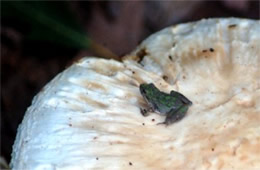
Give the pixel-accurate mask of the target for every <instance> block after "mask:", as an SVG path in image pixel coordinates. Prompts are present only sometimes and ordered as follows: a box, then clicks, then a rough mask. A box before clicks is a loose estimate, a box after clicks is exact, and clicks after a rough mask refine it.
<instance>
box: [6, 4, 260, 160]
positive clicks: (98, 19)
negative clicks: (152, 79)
mask: <svg viewBox="0 0 260 170" xmlns="http://www.w3.org/2000/svg"><path fill="white" fill-rule="evenodd" d="M47 3H48V5H54V6H55V5H56V6H57V5H58V6H59V5H60V4H61V3H63V2H47ZM59 3H60V4H59ZM66 5H67V6H68V9H69V10H70V11H71V13H72V14H73V16H74V18H73V19H74V21H76V22H77V23H78V24H79V25H80V27H81V28H82V30H83V32H84V33H85V34H86V35H87V37H88V38H89V39H91V40H94V41H95V42H96V43H98V44H99V45H102V46H104V47H106V48H107V49H110V50H111V51H112V52H113V53H114V54H116V55H117V56H119V57H120V56H123V55H124V54H127V53H129V52H131V50H133V49H134V48H135V47H136V46H137V45H138V43H140V42H141V41H142V40H143V39H145V38H146V37H147V36H149V35H150V34H152V33H154V32H156V31H158V30H160V29H162V28H164V27H167V26H170V25H173V24H178V23H183V22H189V21H195V20H199V19H202V18H209V17H240V18H251V19H259V1H246V0H244V1H227V0H223V1H183V2H181V1H175V2H172V1H164V2H159V1H158V2H157V1H149V2H142V1H133V2H127V1H126V2H113V1H112V2H100V1H70V2H66ZM6 9H7V5H6V4H5V3H3V2H1V11H2V10H6ZM56 10H57V11H58V13H63V11H62V10H63V9H56ZM12 12H13V11H12ZM32 28H33V27H32V23H30V22H28V21H27V22H24V21H23V20H21V18H19V17H16V16H11V17H10V16H6V15H3V14H2V12H1V157H2V158H4V159H5V160H6V161H7V163H9V161H10V158H11V157H10V156H11V155H10V154H11V151H12V145H13V142H14V139H15V135H16V130H17V127H18V125H19V124H20V123H21V121H22V119H23V116H24V113H25V111H26V108H27V107H28V106H30V104H31V101H32V98H33V96H35V95H36V94H37V92H39V91H40V89H41V88H42V87H43V86H44V85H45V84H46V83H47V82H49V81H50V80H51V79H52V78H53V77H54V76H55V75H56V74H57V73H59V72H61V71H62V70H64V69H65V68H66V67H68V66H69V65H70V64H71V63H73V62H74V61H75V60H78V59H80V58H82V57H84V56H87V55H95V56H100V57H104V56H102V55H101V54H99V53H98V50H96V49H91V48H82V47H80V46H75V47H73V46H72V45H71V46H66V45H64V44H62V43H57V42H51V41H46V40H41V39H37V40H31V39H28V38H27V35H28V34H30V32H31V31H32V30H33V29H32Z"/></svg>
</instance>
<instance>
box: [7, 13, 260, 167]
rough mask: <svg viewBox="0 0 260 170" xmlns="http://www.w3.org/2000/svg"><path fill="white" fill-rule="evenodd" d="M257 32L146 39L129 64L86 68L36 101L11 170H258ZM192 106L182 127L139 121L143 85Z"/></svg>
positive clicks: (208, 23)
mask: <svg viewBox="0 0 260 170" xmlns="http://www.w3.org/2000/svg"><path fill="white" fill-rule="evenodd" d="M259 28H260V22H259V21H254V20H247V19H235V18H229V19H208V20H201V21H198V22H192V23H187V24H180V25H176V26H173V27H168V28H165V29H164V30H162V31H160V32H158V33H156V34H154V35H152V36H150V37H149V38H148V39H146V40H145V41H144V42H143V43H142V44H141V45H140V46H139V47H138V48H137V49H136V50H135V51H134V52H133V53H131V54H129V55H128V56H125V57H124V60H123V62H117V61H114V60H105V59H97V58H84V59H82V60H80V61H78V62H77V63H75V64H73V65H72V66H71V67H69V68H68V69H66V70H65V71H64V72H62V73H61V74H59V75H58V76H56V77H55V78H54V79H53V80H52V81H51V82H50V83H48V84H47V85H46V86H45V87H44V89H43V90H42V91H41V92H40V93H39V94H38V95H37V96H36V97H35V98H34V100H33V102H32V105H31V106H30V107H29V108H28V110H27V112H26V114H25V117H24V120H23V122H22V124H21V125H20V126H19V129H18V133H17V137H16V141H15V144H14V146H13V153H12V161H11V167H12V168H13V169H17V170H21V169H111V170H115V169H142V170H145V169H154V170H158V169H212V170H213V169H241V170H245V169H257V168H259V167H260V46H259V44H260V34H259V33H260V29H259ZM144 82H146V83H151V82H152V83H154V84H155V85H156V86H157V87H158V88H159V89H160V90H161V91H164V92H170V91H171V90H176V91H179V92H181V93H182V94H184V95H185V96H187V97H188V98H189V99H190V100H191V101H192V102H193V105H192V106H191V107H190V108H189V110H188V113H187V115H186V116H185V117H184V118H183V119H182V120H181V121H179V122H176V123H174V124H172V125H169V126H167V127H166V126H164V125H157V123H158V122H162V121H163V120H164V119H165V117H163V116H160V115H158V114H151V115H150V116H148V117H143V116H142V115H141V114H140V107H146V103H145V101H144V99H143V97H142V96H141V95H140V92H139V85H140V84H141V83H144Z"/></svg>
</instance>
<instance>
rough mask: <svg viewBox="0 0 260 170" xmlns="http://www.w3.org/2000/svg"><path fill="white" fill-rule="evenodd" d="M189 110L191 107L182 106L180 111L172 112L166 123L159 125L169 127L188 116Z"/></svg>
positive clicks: (168, 115)
mask: <svg viewBox="0 0 260 170" xmlns="http://www.w3.org/2000/svg"><path fill="white" fill-rule="evenodd" d="M188 109H189V105H188V104H185V105H182V106H181V107H180V108H179V109H178V110H173V111H170V112H169V113H168V114H167V116H166V119H165V121H164V122H161V123H158V124H157V125H159V124H165V125H166V126H168V125H170V124H172V123H174V122H177V121H179V120H181V119H182V118H183V117H184V116H185V115H186V113H187V111H188Z"/></svg>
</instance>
